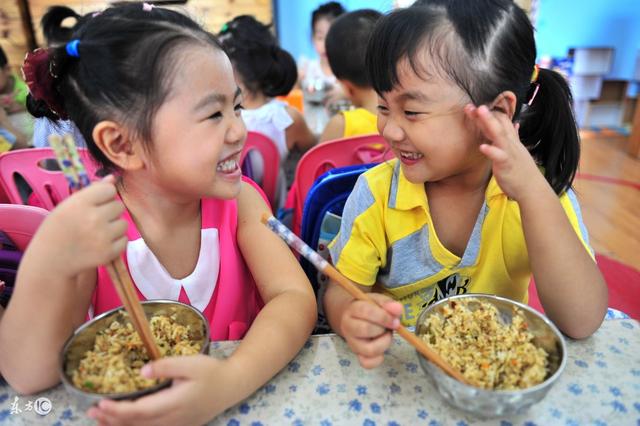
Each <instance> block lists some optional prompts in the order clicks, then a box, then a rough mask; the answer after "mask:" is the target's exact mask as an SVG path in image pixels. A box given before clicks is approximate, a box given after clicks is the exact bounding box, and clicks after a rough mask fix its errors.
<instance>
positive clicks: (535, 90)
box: [527, 83, 540, 106]
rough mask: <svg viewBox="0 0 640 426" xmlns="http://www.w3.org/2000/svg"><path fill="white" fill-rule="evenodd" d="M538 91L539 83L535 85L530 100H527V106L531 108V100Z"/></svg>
mask: <svg viewBox="0 0 640 426" xmlns="http://www.w3.org/2000/svg"><path fill="white" fill-rule="evenodd" d="M538 90H540V83H536V88H535V89H533V95H531V99H529V102H527V105H528V106H531V104H532V103H533V100H534V99H535V98H536V95H537V94H538Z"/></svg>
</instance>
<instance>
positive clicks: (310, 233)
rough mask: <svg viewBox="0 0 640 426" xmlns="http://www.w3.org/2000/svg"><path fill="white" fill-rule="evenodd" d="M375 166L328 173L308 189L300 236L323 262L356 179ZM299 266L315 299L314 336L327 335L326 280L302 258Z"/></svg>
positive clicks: (360, 165) (341, 168)
mask: <svg viewBox="0 0 640 426" xmlns="http://www.w3.org/2000/svg"><path fill="white" fill-rule="evenodd" d="M376 165H378V163H372V164H358V165H355V166H347V167H338V168H335V169H332V170H329V171H328V172H326V173H324V174H323V175H321V176H320V177H319V178H318V179H316V181H315V182H314V184H313V186H312V187H311V189H310V190H309V193H308V195H307V198H306V200H305V203H304V209H303V212H302V226H301V232H300V234H301V235H300V237H301V238H302V240H303V241H304V242H305V243H307V244H308V245H309V246H310V247H311V248H313V249H314V250H316V251H317V252H318V253H320V254H321V255H322V256H323V257H324V258H325V259H328V258H329V251H328V249H327V245H328V244H329V243H330V242H331V241H332V240H333V238H334V237H335V236H336V235H337V234H338V231H339V230H340V221H341V216H342V210H343V209H344V205H345V203H346V201H347V198H348V197H349V195H350V194H351V190H352V189H353V187H354V186H355V184H356V181H357V180H358V177H359V176H360V175H361V174H362V173H363V172H365V171H366V170H368V169H370V168H371V167H374V166H376ZM300 264H301V265H302V269H303V270H304V271H305V273H306V274H307V277H308V278H309V281H311V285H312V286H313V290H314V292H315V293H316V297H317V299H318V323H317V324H316V329H315V331H314V333H315V334H321V333H327V332H330V331H331V329H330V327H329V325H328V323H327V322H326V319H325V317H324V310H323V306H322V297H323V296H324V291H325V289H326V285H327V283H328V279H327V277H326V276H325V275H323V274H321V273H319V272H318V270H317V269H316V268H315V267H314V266H313V265H312V264H311V263H309V261H307V260H306V259H304V258H302V259H301V260H300Z"/></svg>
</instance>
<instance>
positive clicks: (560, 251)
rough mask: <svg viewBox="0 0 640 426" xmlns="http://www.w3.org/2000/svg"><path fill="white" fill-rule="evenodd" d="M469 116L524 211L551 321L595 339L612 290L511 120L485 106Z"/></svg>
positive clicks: (533, 261)
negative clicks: (482, 135)
mask: <svg viewBox="0 0 640 426" xmlns="http://www.w3.org/2000/svg"><path fill="white" fill-rule="evenodd" d="M466 112H467V114H468V116H469V117H471V118H473V119H474V120H475V121H476V123H477V124H478V125H479V126H480V129H481V130H482V132H483V133H484V135H485V136H486V137H487V139H489V140H490V141H491V145H489V144H483V145H481V146H480V151H481V152H482V153H484V154H485V155H486V156H487V157H489V159H491V160H492V162H493V174H494V176H495V177H496V180H497V181H498V184H499V185H500V187H501V188H502V190H503V191H504V192H505V193H506V194H507V195H508V196H510V197H511V198H513V199H514V200H516V201H517V202H518V205H519V207H520V214H521V218H522V226H523V229H524V236H525V240H526V244H527V251H528V253H529V260H530V263H531V270H532V271H533V276H534V278H535V281H536V288H537V290H538V294H539V296H540V301H541V302H542V305H543V307H544V309H545V312H546V314H547V316H549V318H550V319H551V320H552V321H553V322H554V323H556V324H557V326H558V327H559V328H560V329H561V330H562V331H563V332H564V333H565V334H567V335H569V336H570V337H573V338H584V337H587V336H589V335H591V334H592V333H593V332H595V331H596V330H597V329H598V327H600V324H601V323H602V320H603V319H604V315H605V313H606V310H607V286H606V284H605V282H604V279H603V277H602V274H601V273H600V271H599V270H598V267H597V265H596V263H595V262H594V260H593V259H592V258H591V256H590V255H589V253H588V252H587V250H586V249H585V247H584V246H583V245H582V243H581V241H580V239H579V238H578V236H577V235H576V233H575V231H574V230H573V228H572V227H571V224H570V222H569V220H568V218H567V215H566V213H565V211H564V210H563V208H562V206H561V204H560V202H559V200H558V196H557V195H556V194H555V193H554V192H553V190H552V189H551V187H550V186H549V184H548V183H547V181H546V180H545V179H544V177H543V175H542V174H541V173H540V172H539V170H538V168H537V166H536V164H535V162H534V161H533V158H532V157H531V155H530V154H529V152H528V151H527V149H526V147H525V146H524V145H523V144H522V143H520V141H519V139H518V134H517V131H516V129H515V128H514V126H513V124H512V123H511V120H510V119H509V117H507V115H505V114H502V113H492V112H490V111H489V110H488V109H487V107H486V106H481V107H478V108H474V107H467V109H466Z"/></svg>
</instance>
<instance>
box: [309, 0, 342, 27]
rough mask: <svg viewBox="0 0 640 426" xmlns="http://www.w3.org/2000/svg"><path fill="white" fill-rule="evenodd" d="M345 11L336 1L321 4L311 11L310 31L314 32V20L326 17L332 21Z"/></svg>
mask: <svg viewBox="0 0 640 426" xmlns="http://www.w3.org/2000/svg"><path fill="white" fill-rule="evenodd" d="M345 12H346V10H345V9H344V7H342V5H341V4H340V3H339V2H337V1H330V2H328V3H324V4H321V5H320V6H318V7H317V8H316V9H315V10H314V11H313V12H312V13H311V32H312V33H313V32H315V28H316V22H318V21H319V20H321V19H328V20H329V21H333V20H334V19H336V18H337V17H338V16H340V15H342V14H343V13H345Z"/></svg>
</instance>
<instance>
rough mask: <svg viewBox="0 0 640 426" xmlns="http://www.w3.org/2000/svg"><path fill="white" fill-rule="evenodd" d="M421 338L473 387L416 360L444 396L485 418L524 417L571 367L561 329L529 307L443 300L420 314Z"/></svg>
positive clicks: (492, 300) (494, 299) (501, 301)
mask: <svg viewBox="0 0 640 426" xmlns="http://www.w3.org/2000/svg"><path fill="white" fill-rule="evenodd" d="M415 332H416V335H417V336H419V337H420V338H421V339H422V340H424V341H425V343H427V345H429V347H430V348H432V349H433V350H435V351H436V352H438V353H439V354H440V355H441V356H442V357H443V358H444V359H445V360H446V361H447V362H448V363H449V364H451V366H452V367H453V368H455V369H457V370H458V371H460V372H461V373H462V375H463V376H464V377H465V379H466V380H467V381H468V382H469V383H470V384H469V385H467V384H463V383H461V382H459V381H457V380H456V379H454V378H452V377H450V376H449V375H447V374H446V373H445V372H444V371H442V370H441V369H440V368H439V367H437V366H435V365H433V364H432V363H431V362H429V361H428V360H427V359H425V358H424V357H423V356H421V355H420V354H418V358H419V361H420V365H421V366H422V368H423V370H424V371H425V372H426V373H427V375H428V376H429V377H431V379H432V380H433V382H434V384H435V386H436V388H437V389H438V391H439V392H440V394H441V395H442V397H443V398H444V399H445V400H446V401H447V402H448V403H450V404H451V405H453V406H455V407H457V408H459V409H461V410H463V411H466V412H468V413H472V414H474V415H476V416H478V417H482V418H490V417H498V416H503V415H512V414H520V413H522V412H524V411H526V410H527V409H528V408H529V407H530V406H531V405H532V404H534V403H536V402H538V401H540V400H541V399H542V398H543V397H544V396H545V395H546V393H547V392H548V391H549V389H550V388H551V386H553V384H554V383H555V382H556V380H557V379H558V377H559V376H560V374H561V373H562V371H563V370H564V366H565V364H566V344H565V341H564V337H563V336H562V334H561V333H560V332H559V331H558V329H557V328H556V327H555V325H553V324H552V323H551V321H549V320H548V319H547V318H546V317H545V316H544V315H543V314H541V313H539V312H537V311H535V310H533V309H532V308H530V307H529V306H527V305H524V304H521V303H518V302H514V301H512V300H509V299H506V298H502V297H498V296H493V295H486V294H468V295H459V296H453V297H449V298H446V299H443V300H441V301H439V302H437V303H435V304H433V305H431V306H428V307H427V308H425V309H424V310H423V311H422V312H421V314H420V315H419V317H418V320H417V322H416V331H415Z"/></svg>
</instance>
